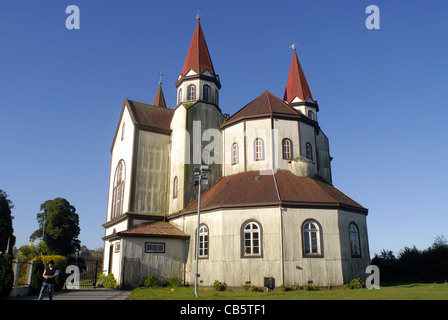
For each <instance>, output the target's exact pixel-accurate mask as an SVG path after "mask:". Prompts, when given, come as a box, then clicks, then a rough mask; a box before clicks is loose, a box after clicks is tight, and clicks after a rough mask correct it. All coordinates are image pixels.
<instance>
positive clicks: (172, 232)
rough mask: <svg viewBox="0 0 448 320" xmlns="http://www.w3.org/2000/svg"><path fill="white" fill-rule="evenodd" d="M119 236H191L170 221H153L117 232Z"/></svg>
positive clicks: (184, 237) (183, 237)
mask: <svg viewBox="0 0 448 320" xmlns="http://www.w3.org/2000/svg"><path fill="white" fill-rule="evenodd" d="M117 236H130V237H155V238H181V239H187V238H189V237H190V236H189V235H188V234H186V233H184V232H183V231H181V230H180V229H178V228H177V227H176V226H174V225H172V224H171V223H168V222H162V221H158V222H152V223H149V224H144V225H140V226H137V227H135V228H132V229H129V230H126V231H121V232H118V233H117Z"/></svg>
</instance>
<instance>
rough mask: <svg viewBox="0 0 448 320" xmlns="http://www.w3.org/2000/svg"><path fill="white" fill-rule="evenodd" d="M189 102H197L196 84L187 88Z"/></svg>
mask: <svg viewBox="0 0 448 320" xmlns="http://www.w3.org/2000/svg"><path fill="white" fill-rule="evenodd" d="M187 91H188V92H187V94H188V96H187V100H189V101H191V100H195V99H196V86H195V85H194V84H190V85H189V86H188V88H187Z"/></svg>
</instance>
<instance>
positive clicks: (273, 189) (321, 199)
mask: <svg viewBox="0 0 448 320" xmlns="http://www.w3.org/2000/svg"><path fill="white" fill-rule="evenodd" d="M272 205H276V206H286V207H321V208H322V207H325V208H327V207H328V208H343V209H347V210H351V211H356V212H360V213H364V214H367V211H368V210H367V209H366V208H364V207H363V206H362V205H360V204H359V203H357V202H356V201H354V200H353V199H351V198H350V197H348V196H347V195H345V194H344V193H343V192H341V191H340V190H338V189H337V188H335V187H334V186H333V185H330V184H328V183H325V182H323V181H319V180H317V179H313V178H310V177H299V176H296V175H294V174H293V173H291V172H290V171H288V170H278V171H277V172H276V173H275V175H260V172H259V171H251V172H242V173H238V174H235V175H230V176H226V177H223V178H221V179H220V180H219V181H218V182H217V183H216V184H215V185H214V186H212V187H211V188H210V189H208V190H207V191H206V192H204V193H203V195H202V197H201V211H208V210H213V209H222V208H237V207H262V206H272ZM196 211H197V200H196V201H194V202H193V203H191V204H190V205H188V206H187V207H186V208H185V209H184V211H183V212H182V213H192V212H196Z"/></svg>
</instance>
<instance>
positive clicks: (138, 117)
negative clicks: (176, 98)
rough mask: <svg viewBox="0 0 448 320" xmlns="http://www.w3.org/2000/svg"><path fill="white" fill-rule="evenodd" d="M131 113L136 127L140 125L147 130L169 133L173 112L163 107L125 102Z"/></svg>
mask: <svg viewBox="0 0 448 320" xmlns="http://www.w3.org/2000/svg"><path fill="white" fill-rule="evenodd" d="M127 101H128V102H129V107H130V109H131V111H132V114H133V117H134V121H135V124H136V125H141V126H143V127H146V128H148V129H155V130H162V131H167V132H171V128H170V126H171V120H172V119H173V115H174V110H173V109H168V108H166V107H163V106H160V107H158V106H153V105H149V104H145V103H141V102H136V101H132V100H129V99H128V100H127Z"/></svg>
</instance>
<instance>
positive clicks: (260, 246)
mask: <svg viewBox="0 0 448 320" xmlns="http://www.w3.org/2000/svg"><path fill="white" fill-rule="evenodd" d="M249 225H256V226H257V229H252V228H251V229H250V230H249V231H247V229H246V227H247V226H249ZM254 230H257V231H254ZM246 234H249V235H250V236H249V238H248V239H247V238H246ZM254 234H258V236H257V238H255V237H254ZM247 240H248V241H249V242H250V243H249V245H248V246H246V241H247ZM256 240H258V246H256V245H254V241H256ZM246 248H251V250H250V251H251V253H247V252H246ZM254 248H258V253H253V251H254V250H253V249H254ZM262 257H263V228H262V226H261V223H260V222H258V221H256V220H253V219H250V220H246V221H244V222H243V224H242V225H241V258H262Z"/></svg>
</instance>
